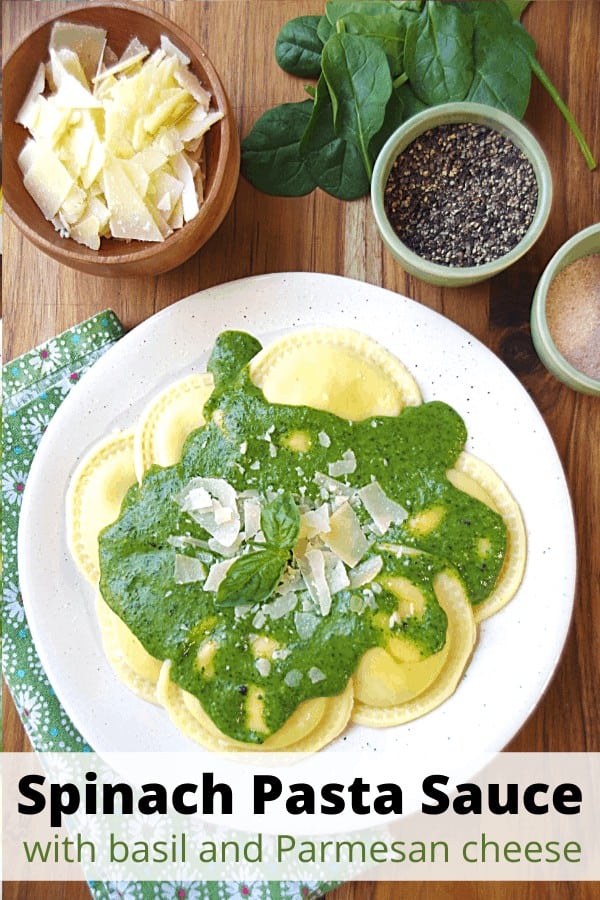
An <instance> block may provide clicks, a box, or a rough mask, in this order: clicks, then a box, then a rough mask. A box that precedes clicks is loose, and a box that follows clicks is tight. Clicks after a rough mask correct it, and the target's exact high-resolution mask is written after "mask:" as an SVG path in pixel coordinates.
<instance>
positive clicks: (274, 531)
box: [217, 492, 300, 606]
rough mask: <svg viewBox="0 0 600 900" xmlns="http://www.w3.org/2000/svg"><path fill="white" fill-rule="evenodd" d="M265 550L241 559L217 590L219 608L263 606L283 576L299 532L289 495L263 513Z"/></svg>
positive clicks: (294, 508)
mask: <svg viewBox="0 0 600 900" xmlns="http://www.w3.org/2000/svg"><path fill="white" fill-rule="evenodd" d="M260 527H261V529H262V532H263V535H264V537H265V547H264V550H263V549H261V550H256V551H254V552H251V553H247V554H246V555H245V556H240V558H239V559H236V561H235V562H234V563H233V565H232V566H230V568H229V569H228V571H227V574H226V576H225V578H224V579H223V581H222V582H221V584H220V585H219V588H218V590H217V604H218V605H219V606H241V605H243V604H254V603H264V602H265V600H268V599H269V597H270V596H271V594H272V593H273V591H274V590H275V588H276V587H277V585H278V584H279V582H280V581H281V576H282V575H283V573H284V571H285V568H286V566H287V564H288V562H289V559H290V553H291V550H292V547H293V546H294V544H295V543H296V541H297V540H298V534H299V532H300V510H299V509H298V507H297V506H296V502H295V500H294V498H293V497H292V495H291V494H290V493H288V492H284V493H282V494H278V495H277V496H276V497H275V498H274V499H273V500H272V501H271V502H270V503H268V504H267V505H266V506H265V507H264V508H263V510H262V512H261V516H260Z"/></svg>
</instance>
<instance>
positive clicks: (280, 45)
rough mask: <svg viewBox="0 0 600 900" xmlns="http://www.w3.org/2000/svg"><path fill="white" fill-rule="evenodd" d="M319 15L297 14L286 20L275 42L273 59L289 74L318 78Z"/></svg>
mask: <svg viewBox="0 0 600 900" xmlns="http://www.w3.org/2000/svg"><path fill="white" fill-rule="evenodd" d="M320 20H321V17H320V16H298V18H296V19H291V20H290V21H289V22H287V23H286V24H285V25H284V26H283V28H282V29H281V31H280V32H279V34H278V35H277V40H276V42H275V59H276V60H277V63H278V64H279V66H280V67H281V68H282V69H283V70H284V72H288V73H289V74H290V75H299V76H300V77H301V78H318V77H319V75H320V74H321V50H322V49H323V42H322V41H321V38H320V37H319V35H318V33H317V27H318V25H319V22H320Z"/></svg>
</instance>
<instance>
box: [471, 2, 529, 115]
mask: <svg viewBox="0 0 600 900" xmlns="http://www.w3.org/2000/svg"><path fill="white" fill-rule="evenodd" d="M466 7H467V9H468V11H469V13H470V16H471V18H472V20H473V24H474V29H475V30H474V35H473V55H474V63H475V74H474V77H473V82H472V84H471V87H470V89H469V92H468V94H467V97H466V99H467V100H470V101H472V102H474V103H487V104H488V105H489V106H495V107H497V108H498V109H503V110H505V111H506V112H508V113H511V115H513V116H516V118H518V119H521V118H522V117H523V116H524V114H525V110H526V109H527V104H528V102H529V92H530V89H531V62H530V58H529V54H533V53H534V52H535V42H534V41H533V39H532V38H531V36H530V35H529V34H527V32H526V31H525V29H524V28H523V27H522V26H521V25H520V24H519V23H518V22H515V21H513V19H512V18H511V16H510V13H509V12H508V9H507V7H506V6H505V5H504V3H468V4H466Z"/></svg>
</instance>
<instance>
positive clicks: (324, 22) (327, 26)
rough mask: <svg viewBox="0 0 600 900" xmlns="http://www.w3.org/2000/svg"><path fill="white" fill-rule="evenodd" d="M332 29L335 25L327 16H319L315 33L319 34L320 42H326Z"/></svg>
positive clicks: (333, 29)
mask: <svg viewBox="0 0 600 900" xmlns="http://www.w3.org/2000/svg"><path fill="white" fill-rule="evenodd" d="M334 31H335V26H334V25H332V24H331V22H330V21H329V19H328V18H327V16H321V18H320V19H319V24H318V25H317V35H318V36H319V38H320V40H321V43H323V44H326V43H327V41H328V40H329V38H330V37H331V35H332V34H333V32H334Z"/></svg>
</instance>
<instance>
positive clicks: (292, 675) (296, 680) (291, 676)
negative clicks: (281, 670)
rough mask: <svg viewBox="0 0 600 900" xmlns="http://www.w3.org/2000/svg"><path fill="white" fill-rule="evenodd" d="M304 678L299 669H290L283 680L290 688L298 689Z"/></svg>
mask: <svg viewBox="0 0 600 900" xmlns="http://www.w3.org/2000/svg"><path fill="white" fill-rule="evenodd" d="M302 678H303V675H302V672H301V671H300V670H299V669H290V671H289V672H288V673H287V674H286V676H285V678H284V679H283V680H284V682H285V683H286V684H287V686H288V687H291V688H294V687H298V685H299V684H300V682H301V681H302Z"/></svg>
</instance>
